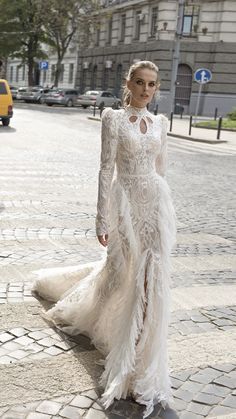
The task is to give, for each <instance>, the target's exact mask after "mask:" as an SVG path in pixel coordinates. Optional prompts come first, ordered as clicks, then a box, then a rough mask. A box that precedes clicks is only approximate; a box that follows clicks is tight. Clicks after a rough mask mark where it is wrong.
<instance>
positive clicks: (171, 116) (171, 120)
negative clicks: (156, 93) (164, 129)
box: [170, 112, 174, 132]
mask: <svg viewBox="0 0 236 419" xmlns="http://www.w3.org/2000/svg"><path fill="white" fill-rule="evenodd" d="M173 116H174V112H171V114H170V132H171V131H172V124H173Z"/></svg>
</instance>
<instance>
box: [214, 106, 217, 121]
mask: <svg viewBox="0 0 236 419" xmlns="http://www.w3.org/2000/svg"><path fill="white" fill-rule="evenodd" d="M217 114H218V108H215V115H214V120H215V121H216V119H217Z"/></svg>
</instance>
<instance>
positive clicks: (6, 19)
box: [0, 0, 45, 86]
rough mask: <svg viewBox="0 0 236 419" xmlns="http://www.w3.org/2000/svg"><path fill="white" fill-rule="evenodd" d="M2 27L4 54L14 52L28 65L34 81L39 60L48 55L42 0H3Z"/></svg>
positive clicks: (30, 79)
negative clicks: (45, 44)
mask: <svg viewBox="0 0 236 419" xmlns="http://www.w3.org/2000/svg"><path fill="white" fill-rule="evenodd" d="M0 6H1V14H0V27H1V31H3V32H4V38H3V39H4V42H3V45H2V46H1V48H0V51H1V54H2V55H4V56H7V55H8V56H9V55H12V56H14V57H18V58H20V59H21V62H22V64H27V66H28V83H29V85H30V86H32V85H34V84H35V70H36V68H37V66H38V60H39V59H42V58H45V53H44V52H43V51H42V42H43V41H44V31H43V21H44V1H43V0H11V1H10V2H9V0H0Z"/></svg>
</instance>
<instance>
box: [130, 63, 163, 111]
mask: <svg viewBox="0 0 236 419" xmlns="http://www.w3.org/2000/svg"><path fill="white" fill-rule="evenodd" d="M140 68H147V69H149V70H152V71H155V72H156V74H157V82H156V83H157V84H156V87H157V89H158V88H159V86H160V80H159V69H158V67H157V66H156V65H155V64H154V63H153V62H152V61H138V62H137V63H134V64H132V65H131V66H130V68H129V71H128V73H127V74H126V78H125V79H126V81H128V80H132V79H133V78H134V75H135V71H136V70H138V69H140ZM130 100H131V92H130V90H129V89H128V87H127V86H126V85H125V86H124V91H123V104H124V106H128V105H129V104H130Z"/></svg>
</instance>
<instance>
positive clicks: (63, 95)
mask: <svg viewBox="0 0 236 419" xmlns="http://www.w3.org/2000/svg"><path fill="white" fill-rule="evenodd" d="M77 97H78V91H77V90H75V89H60V88H56V89H52V90H51V91H50V92H49V93H48V94H47V95H45V98H44V99H45V103H46V104H47V105H48V106H52V105H63V106H75V105H76V103H77Z"/></svg>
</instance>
